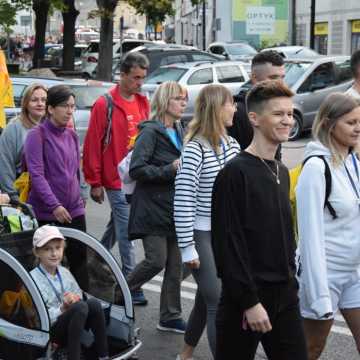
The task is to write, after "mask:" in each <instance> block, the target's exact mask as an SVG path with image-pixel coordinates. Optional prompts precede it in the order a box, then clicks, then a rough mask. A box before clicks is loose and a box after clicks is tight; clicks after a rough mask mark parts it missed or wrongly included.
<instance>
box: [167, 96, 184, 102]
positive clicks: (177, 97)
mask: <svg viewBox="0 0 360 360" xmlns="http://www.w3.org/2000/svg"><path fill="white" fill-rule="evenodd" d="M171 99H173V100H175V101H188V98H187V97H185V96H176V97H173V98H171Z"/></svg>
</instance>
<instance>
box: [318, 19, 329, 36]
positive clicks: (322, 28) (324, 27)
mask: <svg viewBox="0 0 360 360" xmlns="http://www.w3.org/2000/svg"><path fill="white" fill-rule="evenodd" d="M327 34H328V23H327V22H323V23H317V24H315V35H327Z"/></svg>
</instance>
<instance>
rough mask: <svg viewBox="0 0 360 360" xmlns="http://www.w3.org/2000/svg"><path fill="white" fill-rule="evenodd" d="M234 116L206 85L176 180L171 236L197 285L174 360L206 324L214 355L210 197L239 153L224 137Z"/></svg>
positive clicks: (215, 88)
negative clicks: (225, 169) (180, 347)
mask: <svg viewBox="0 0 360 360" xmlns="http://www.w3.org/2000/svg"><path fill="white" fill-rule="evenodd" d="M234 112H235V106H234V102H233V97H232V94H231V93H230V91H229V90H228V89H226V88H225V87H224V86H222V85H208V86H205V87H204V88H203V89H202V90H201V91H200V93H199V96H198V98H197V100H196V104H195V115H194V119H193V120H192V121H191V122H190V124H189V131H188V134H187V136H186V139H185V143H186V146H185V148H184V150H183V154H182V157H181V162H180V167H179V170H178V173H177V176H176V181H175V203H174V217H175V225H176V235H177V239H178V244H179V248H180V251H181V255H182V261H183V263H185V264H186V265H187V266H188V267H189V268H190V269H191V271H192V274H193V276H194V278H195V281H196V282H197V285H198V290H197V293H196V298H195V305H194V307H193V309H192V312H191V315H190V318H189V321H188V325H187V329H186V332H185V344H184V347H183V350H182V352H181V354H180V355H178V357H177V360H190V359H192V354H193V352H194V349H195V346H196V345H197V343H198V341H199V339H200V337H201V335H202V333H203V330H204V328H205V325H206V324H207V332H208V340H209V345H210V349H211V352H212V354H213V355H214V354H215V315H216V309H217V304H218V300H219V296H220V280H219V279H218V278H217V275H216V268H215V262H214V257H213V253H212V248H211V194H212V187H213V183H214V181H215V178H216V176H217V174H218V172H219V171H220V170H221V169H222V168H223V167H224V165H225V164H226V162H227V161H228V160H230V159H231V158H233V157H234V156H235V155H236V154H238V153H239V152H240V146H239V144H238V143H237V142H236V140H234V139H233V138H231V137H230V136H227V135H226V127H228V126H231V125H232V120H233V115H234Z"/></svg>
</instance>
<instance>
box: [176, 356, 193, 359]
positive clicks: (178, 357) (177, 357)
mask: <svg viewBox="0 0 360 360" xmlns="http://www.w3.org/2000/svg"><path fill="white" fill-rule="evenodd" d="M176 360H182V359H181V357H180V355H177V356H176ZM185 360H194V358H187V359H185Z"/></svg>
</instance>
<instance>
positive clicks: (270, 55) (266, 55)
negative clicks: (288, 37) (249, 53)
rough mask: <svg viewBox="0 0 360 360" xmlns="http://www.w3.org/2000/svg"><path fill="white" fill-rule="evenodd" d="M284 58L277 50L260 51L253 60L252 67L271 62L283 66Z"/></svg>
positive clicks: (273, 64)
mask: <svg viewBox="0 0 360 360" xmlns="http://www.w3.org/2000/svg"><path fill="white" fill-rule="evenodd" d="M284 63H285V62H284V58H283V57H282V56H281V55H280V54H279V53H278V52H277V51H275V50H266V51H260V52H259V53H257V54H256V55H255V56H254V57H253V59H252V61H251V67H252V68H253V67H254V66H257V65H264V64H271V65H272V66H283V65H284Z"/></svg>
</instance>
